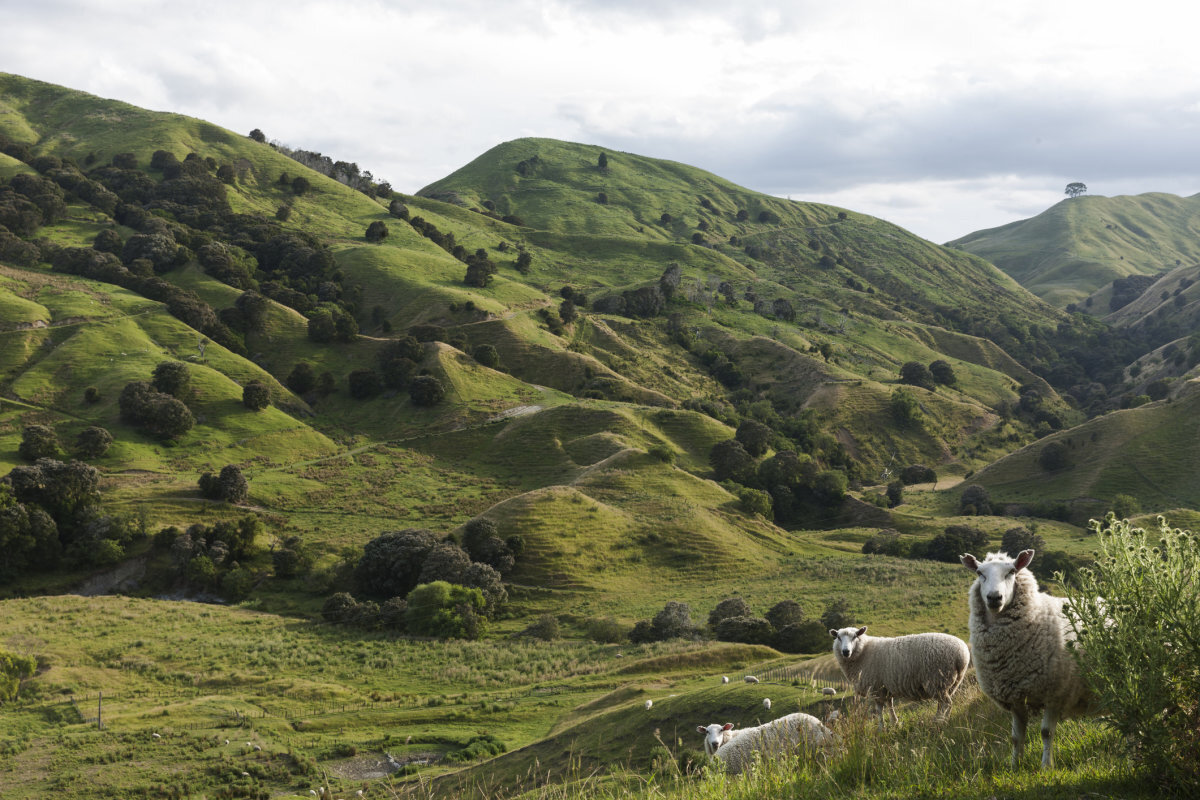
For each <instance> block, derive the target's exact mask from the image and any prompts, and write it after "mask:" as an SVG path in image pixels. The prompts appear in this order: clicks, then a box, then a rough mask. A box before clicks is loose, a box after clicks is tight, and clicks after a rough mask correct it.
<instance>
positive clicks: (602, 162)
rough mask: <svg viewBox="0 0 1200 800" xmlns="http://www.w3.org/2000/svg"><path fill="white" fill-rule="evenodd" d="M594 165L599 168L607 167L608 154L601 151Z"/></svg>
mask: <svg viewBox="0 0 1200 800" xmlns="http://www.w3.org/2000/svg"><path fill="white" fill-rule="evenodd" d="M596 166H597V167H599V168H600V169H608V156H607V155H606V154H604V153H601V154H600V157H599V158H597V159H596Z"/></svg>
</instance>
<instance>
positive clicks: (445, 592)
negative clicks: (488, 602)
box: [404, 581, 484, 639]
mask: <svg viewBox="0 0 1200 800" xmlns="http://www.w3.org/2000/svg"><path fill="white" fill-rule="evenodd" d="M483 608H484V599H483V593H482V592H480V591H479V590H478V589H473V588H468V587H466V586H456V585H454V584H451V583H447V582H445V581H434V582H433V583H423V584H421V585H420V586H417V587H416V588H415V589H413V590H412V591H411V592H410V593H409V595H408V610H407V611H405V614H404V620H405V624H406V625H407V627H408V631H409V633H412V634H415V635H417V636H437V637H439V638H443V639H478V638H479V636H480V635H481V634H482V633H483V621H482V619H481V617H480V612H482V611H483Z"/></svg>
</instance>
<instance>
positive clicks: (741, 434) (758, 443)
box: [734, 419, 772, 458]
mask: <svg viewBox="0 0 1200 800" xmlns="http://www.w3.org/2000/svg"><path fill="white" fill-rule="evenodd" d="M771 436H772V431H771V429H770V428H768V427H767V426H766V425H763V424H762V423H761V422H759V421H758V420H754V419H746V420H743V421H742V424H741V425H738V428H737V432H736V433H735V434H734V438H736V439H737V440H738V441H739V442H741V443H742V447H744V448H746V452H747V453H749V454H750V455H751V456H752V457H754V458H758V457H759V456H761V455H764V454H765V453H766V452H767V448H768V447H769V446H770V444H771Z"/></svg>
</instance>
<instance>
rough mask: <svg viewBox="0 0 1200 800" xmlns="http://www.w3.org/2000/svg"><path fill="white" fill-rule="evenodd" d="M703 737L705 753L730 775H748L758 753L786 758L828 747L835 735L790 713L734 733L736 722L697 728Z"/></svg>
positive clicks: (812, 720)
mask: <svg viewBox="0 0 1200 800" xmlns="http://www.w3.org/2000/svg"><path fill="white" fill-rule="evenodd" d="M696 730H697V731H698V732H699V733H703V734H704V752H705V753H707V754H708V755H709V756H710V757H714V758H716V759H717V760H718V761H720V762H721V763H723V764H724V765H725V770H726V771H727V772H728V773H729V774H731V775H737V774H739V773H742V772H745V771H746V770H747V769H749V768H750V765H751V764H753V763H754V758H755V754H756V753H761V754H762V757H764V758H767V757H771V756H778V755H783V754H785V753H790V752H792V751H794V750H796V749H797V748H799V747H804V748H806V749H810V748H814V747H819V746H823V745H826V744H829V743H831V742H832V741H833V732H832V731H831V730H829V729H828V728H826V727H825V726H824V725H822V724H821V721H820V720H819V719H817V718H816V717H814V716H812V715H811V714H801V713H796V714H788V715H787V716H785V717H780V718H779V719H777V720H774V721H772V722H768V723H765V724H763V725H758V726H756V727H753V728H742V729H741V730H737V731H735V730H733V723H732V722H727V723H725V724H724V725H720V724H714V725H707V726H706V725H697V726H696Z"/></svg>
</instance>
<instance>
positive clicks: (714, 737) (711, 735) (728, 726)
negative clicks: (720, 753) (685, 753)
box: [696, 722, 733, 756]
mask: <svg viewBox="0 0 1200 800" xmlns="http://www.w3.org/2000/svg"><path fill="white" fill-rule="evenodd" d="M730 730H733V723H732V722H726V723H725V724H724V725H719V724H717V723H713V724H712V725H697V726H696V731H697V732H698V733H703V734H704V753H705V755H708V756H711V755H713V754H714V753H716V752H717V748H719V747H720V746H721V745H723V744H725V738H726V737H725V733H726V731H730Z"/></svg>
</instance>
